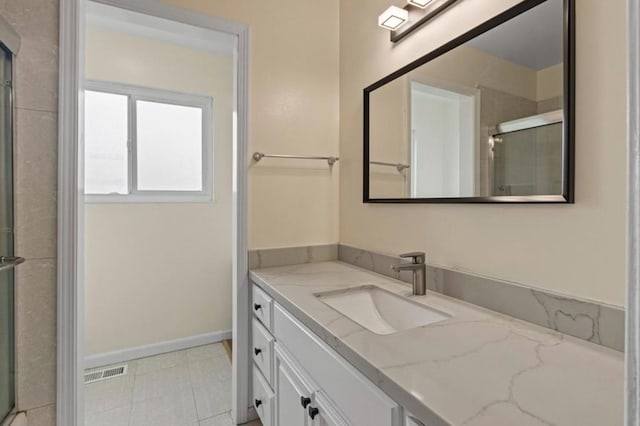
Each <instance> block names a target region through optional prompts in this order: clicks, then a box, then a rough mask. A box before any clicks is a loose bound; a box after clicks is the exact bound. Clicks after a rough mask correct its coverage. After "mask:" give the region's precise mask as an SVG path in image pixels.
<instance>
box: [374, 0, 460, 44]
mask: <svg viewBox="0 0 640 426" xmlns="http://www.w3.org/2000/svg"><path fill="white" fill-rule="evenodd" d="M406 1H407V4H405V5H404V7H397V6H391V7H389V8H388V9H387V10H385V11H384V13H382V15H380V16H379V17H378V25H380V26H381V27H382V28H386V29H387V30H389V31H390V32H391V41H392V42H394V43H396V42H398V41H400V40H401V39H402V38H404V37H406V36H408V35H409V34H410V33H411V32H413V31H415V30H417V29H418V28H420V27H421V26H422V25H424V24H425V23H427V21H429V20H431V19H433V18H434V17H435V16H436V15H438V14H440V13H441V12H443V11H444V10H445V9H446V8H448V7H450V6H452V5H453V4H454V3H456V2H457V1H458V0H406Z"/></svg>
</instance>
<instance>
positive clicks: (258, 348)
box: [251, 318, 273, 385]
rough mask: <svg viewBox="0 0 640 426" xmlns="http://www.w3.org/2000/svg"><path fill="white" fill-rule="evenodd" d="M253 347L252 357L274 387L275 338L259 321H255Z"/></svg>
mask: <svg viewBox="0 0 640 426" xmlns="http://www.w3.org/2000/svg"><path fill="white" fill-rule="evenodd" d="M252 331H253V345H252V348H251V356H252V357H253V361H254V362H255V364H256V366H257V367H258V369H259V370H260V371H261V372H262V374H263V375H264V377H265V378H266V379H267V383H269V385H272V384H273V382H272V378H273V374H272V370H273V363H272V362H271V361H272V360H273V336H271V334H270V333H269V332H268V331H267V330H266V329H265V328H264V327H263V326H262V324H260V322H259V321H258V320H256V319H255V318H254V319H253V328H252Z"/></svg>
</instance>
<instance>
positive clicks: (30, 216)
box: [0, 0, 58, 426]
mask: <svg viewBox="0 0 640 426" xmlns="http://www.w3.org/2000/svg"><path fill="white" fill-rule="evenodd" d="M0 15H1V16H2V17H3V18H4V19H5V20H6V21H7V22H8V23H9V24H10V25H11V26H12V27H13V28H14V30H15V31H16V32H18V34H20V36H21V48H20V51H19V52H18V55H17V57H16V62H15V80H14V88H15V89H14V90H15V92H14V93H15V129H16V130H15V133H16V141H15V144H16V149H15V151H16V159H15V161H16V168H15V174H16V184H15V185H16V188H15V193H16V197H15V202H16V220H15V226H16V255H17V256H22V257H24V258H26V259H27V261H26V262H25V264H23V265H21V266H20V267H18V268H17V272H16V297H17V312H16V315H17V336H16V340H17V341H16V344H17V404H18V409H19V410H21V411H26V412H27V417H28V421H29V425H30V426H32V425H36V426H50V425H55V400H56V209H57V207H56V187H57V154H56V152H57V109H58V107H57V105H58V100H57V92H58V85H57V80H58V0H0Z"/></svg>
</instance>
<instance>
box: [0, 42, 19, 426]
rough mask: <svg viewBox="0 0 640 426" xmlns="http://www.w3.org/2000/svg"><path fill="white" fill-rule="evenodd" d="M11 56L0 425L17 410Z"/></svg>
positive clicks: (1, 257) (1, 218) (3, 199)
mask: <svg viewBox="0 0 640 426" xmlns="http://www.w3.org/2000/svg"><path fill="white" fill-rule="evenodd" d="M11 58H12V56H11V53H9V52H8V51H6V50H5V49H4V47H3V46H0V423H2V420H3V419H4V418H5V417H7V416H8V415H9V414H10V413H11V411H12V410H13V407H14V401H15V395H14V392H15V391H14V389H15V385H14V382H15V372H14V365H15V362H14V353H15V350H14V343H15V339H14V297H13V292H14V286H13V284H14V283H13V277H14V266H15V265H16V264H17V263H19V262H20V261H21V259H16V258H15V257H14V253H13V126H12V105H11V101H12V99H11Z"/></svg>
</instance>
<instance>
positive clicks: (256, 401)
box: [255, 399, 262, 408]
mask: <svg viewBox="0 0 640 426" xmlns="http://www.w3.org/2000/svg"><path fill="white" fill-rule="evenodd" d="M255 403H256V408H260V406H261V405H262V401H260V400H259V399H256V400H255Z"/></svg>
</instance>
